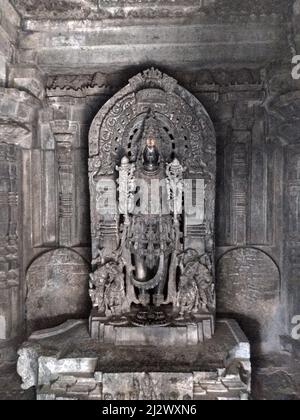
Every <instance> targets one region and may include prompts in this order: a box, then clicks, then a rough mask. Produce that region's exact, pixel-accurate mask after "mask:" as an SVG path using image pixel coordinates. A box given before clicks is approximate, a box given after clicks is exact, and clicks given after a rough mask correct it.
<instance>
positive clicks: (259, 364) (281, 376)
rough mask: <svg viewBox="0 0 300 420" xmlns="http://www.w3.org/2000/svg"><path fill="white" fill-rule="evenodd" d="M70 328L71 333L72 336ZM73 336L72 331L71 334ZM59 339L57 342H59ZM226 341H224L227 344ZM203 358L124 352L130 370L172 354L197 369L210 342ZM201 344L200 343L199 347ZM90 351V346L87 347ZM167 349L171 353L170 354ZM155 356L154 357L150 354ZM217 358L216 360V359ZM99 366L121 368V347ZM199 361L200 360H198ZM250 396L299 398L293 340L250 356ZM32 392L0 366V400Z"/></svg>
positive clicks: (68, 350)
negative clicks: (274, 350) (264, 353)
mask: <svg viewBox="0 0 300 420" xmlns="http://www.w3.org/2000/svg"><path fill="white" fill-rule="evenodd" d="M73 334H74V331H73V332H72V335H73ZM78 334H79V336H81V340H82V341H81V342H79V343H77V344H76V345H75V346H74V347H73V344H72V343H69V346H67V347H66V346H64V347H63V348H62V351H61V353H60V354H61V357H65V355H68V356H70V355H72V354H73V355H78V354H79V353H81V349H80V348H81V346H82V344H84V342H85V339H88V337H85V338H84V337H82V329H80V328H79V330H78ZM75 336H76V334H75ZM50 341H51V340H50ZM60 344H62V343H59V340H58V342H57V345H60ZM227 344H228V343H227ZM205 346H206V347H205V353H206V355H207V356H206V357H205V358H204V357H203V354H204V350H203V351H199V349H197V348H190V349H189V355H190V357H191V359H190V358H188V359H187V353H186V351H183V349H174V348H173V349H168V348H165V349H164V350H163V351H161V352H160V353H159V354H157V353H155V349H153V348H150V349H147V350H146V349H145V348H136V349H135V351H134V352H132V354H131V355H130V354H128V353H126V357H127V362H128V363H129V366H130V367H131V369H133V370H137V369H138V368H139V366H140V363H141V361H142V360H145V358H147V359H148V360H149V365H148V368H149V369H152V370H153V369H155V368H157V366H158V365H160V364H161V363H163V365H164V368H165V369H166V371H167V370H169V369H170V367H172V368H173V369H174V366H172V362H171V361H172V360H174V359H173V357H174V356H175V357H176V360H178V362H179V363H178V370H180V369H182V368H185V369H186V368H188V367H189V365H190V363H195V361H196V360H197V364H196V366H197V368H199V369H200V368H201V366H203V364H205V363H207V362H210V363H212V364H213V360H211V358H210V352H211V350H212V349H211V344H210V343H209V342H208V343H206V344H205ZM224 346H225V347H226V343H223V346H222V343H219V349H218V350H217V349H216V347H215V348H214V354H215V355H216V354H219V357H220V359H221V358H222V355H223V351H224ZM201 347H202V346H201ZM222 347H223V350H222ZM90 350H91V353H92V354H93V353H94V351H93V349H90ZM170 352H171V353H170ZM50 353H56V351H55V350H54V349H53V346H52V349H51V346H50V347H49V354H50ZM154 355H155V357H154ZM220 359H219V360H220ZM101 360H102V362H101V366H100V367H102V368H103V369H104V368H105V366H109V365H110V366H112V365H114V366H115V368H116V370H119V369H120V368H121V365H122V363H121V362H120V361H121V360H124V349H122V347H120V348H118V350H117V352H113V353H112V352H111V348H109V346H108V347H107V348H106V350H105V351H104V352H103V354H102V357H101ZM201 360H202V362H201ZM252 368H253V372H252V399H253V400H300V345H299V344H297V343H295V342H293V343H287V344H286V346H285V351H284V352H282V353H281V354H278V353H276V354H272V355H271V354H270V355H268V356H266V357H263V358H262V357H261V358H254V359H253V360H252ZM34 399H35V392H34V391H33V390H32V389H30V390H28V391H23V390H22V389H21V379H20V378H19V376H18V375H17V373H16V367H15V366H14V365H13V364H10V365H6V366H5V365H1V366H0V400H34Z"/></svg>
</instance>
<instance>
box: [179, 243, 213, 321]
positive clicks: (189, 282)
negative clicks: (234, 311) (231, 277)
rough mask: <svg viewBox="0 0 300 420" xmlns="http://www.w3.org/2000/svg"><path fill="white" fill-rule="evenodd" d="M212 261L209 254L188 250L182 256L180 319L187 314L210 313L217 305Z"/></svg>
mask: <svg viewBox="0 0 300 420" xmlns="http://www.w3.org/2000/svg"><path fill="white" fill-rule="evenodd" d="M211 268H212V265H211V262H210V259H209V257H208V255H207V254H204V255H203V256H199V254H198V253H197V252H196V251H194V250H187V251H186V252H185V254H184V255H183V256H182V264H181V270H182V274H181V276H180V281H179V286H178V293H177V302H176V305H177V308H178V310H179V319H182V318H184V316H185V315H187V314H192V315H196V314H203V313H209V312H210V311H211V310H212V308H214V306H215V288H214V282H213V276H212V273H211Z"/></svg>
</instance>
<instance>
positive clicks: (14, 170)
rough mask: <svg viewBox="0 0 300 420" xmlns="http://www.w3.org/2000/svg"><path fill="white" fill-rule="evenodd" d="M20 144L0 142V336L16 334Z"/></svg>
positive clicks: (19, 303) (17, 313) (9, 336)
mask: <svg viewBox="0 0 300 420" xmlns="http://www.w3.org/2000/svg"><path fill="white" fill-rule="evenodd" d="M19 158H20V154H19V148H18V147H17V146H15V145H8V144H5V143H0V289H1V293H0V339H9V338H12V337H14V336H16V335H17V333H18V324H19V317H20V305H21V302H20V300H19V287H20V280H19V274H20V261H19V225H18V221H19V206H18V204H19V191H18V190H19V170H18V163H19Z"/></svg>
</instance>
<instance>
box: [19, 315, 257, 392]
mask: <svg viewBox="0 0 300 420" xmlns="http://www.w3.org/2000/svg"><path fill="white" fill-rule="evenodd" d="M87 327H88V326H87V325H86V324H83V323H79V322H78V321H74V326H73V328H72V322H69V323H67V324H66V325H65V326H64V325H62V326H60V327H59V328H57V334H56V335H55V329H51V330H46V331H42V332H38V333H35V334H34V335H33V336H32V337H31V338H30V339H29V341H28V342H27V343H24V345H23V346H22V347H21V348H20V350H19V356H20V357H19V361H18V372H19V375H20V376H21V377H22V379H23V386H22V387H23V389H29V388H31V387H35V389H36V393H37V399H38V400H243V399H248V396H249V393H250V382H251V381H250V380H251V363H250V346H249V343H248V341H247V339H246V337H245V336H244V334H243V333H242V331H241V329H240V328H239V326H238V324H237V323H236V322H235V321H231V320H220V321H217V323H216V334H215V335H214V337H213V338H212V339H211V340H208V341H207V342H205V343H202V344H198V345H196V346H190V347H189V348H188V350H187V348H186V346H181V345H177V346H169V347H164V346H161V345H160V343H159V344H157V345H156V346H149V348H148V347H143V346H136V348H135V351H134V353H133V352H132V346H123V347H122V346H121V347H118V346H114V345H108V344H106V345H104V344H101V343H99V342H98V341H95V340H93V339H91V338H89V336H88V334H87ZM76 343H77V344H76Z"/></svg>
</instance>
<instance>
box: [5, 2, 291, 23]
mask: <svg viewBox="0 0 300 420" xmlns="http://www.w3.org/2000/svg"><path fill="white" fill-rule="evenodd" d="M293 1H294V0H251V1H249V0H10V2H11V3H12V4H13V5H14V6H15V8H16V9H17V10H18V12H19V13H20V14H21V16H22V17H24V18H27V19H38V20H40V19H72V20H74V19H75V20H76V19H96V20H97V19H105V18H124V17H128V18H159V17H162V18H171V17H192V16H193V17H195V16H197V15H198V16H202V17H213V18H214V19H217V20H219V19H222V20H224V19H232V17H234V16H247V17H249V16H251V15H252V18H253V16H262V15H267V16H269V15H275V14H278V15H285V14H286V13H288V11H289V9H290V5H291V4H292V3H293Z"/></svg>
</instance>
